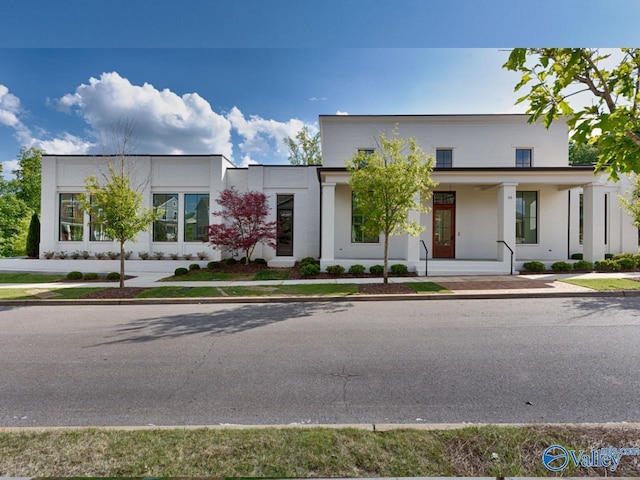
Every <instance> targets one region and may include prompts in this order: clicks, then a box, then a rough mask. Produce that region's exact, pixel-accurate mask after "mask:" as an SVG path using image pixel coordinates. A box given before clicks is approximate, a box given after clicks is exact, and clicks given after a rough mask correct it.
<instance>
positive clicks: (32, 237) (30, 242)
mask: <svg viewBox="0 0 640 480" xmlns="http://www.w3.org/2000/svg"><path fill="white" fill-rule="evenodd" d="M39 250H40V220H39V219H38V214H37V213H34V214H33V215H31V223H29V233H27V256H28V257H29V258H38V255H39Z"/></svg>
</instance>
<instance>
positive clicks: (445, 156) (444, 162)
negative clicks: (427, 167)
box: [436, 149, 453, 168]
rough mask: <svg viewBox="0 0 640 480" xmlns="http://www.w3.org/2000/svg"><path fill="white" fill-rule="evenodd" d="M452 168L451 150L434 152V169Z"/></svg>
mask: <svg viewBox="0 0 640 480" xmlns="http://www.w3.org/2000/svg"><path fill="white" fill-rule="evenodd" d="M451 167H453V150H451V149H446V150H445V149H442V150H436V168H451Z"/></svg>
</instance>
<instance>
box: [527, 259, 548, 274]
mask: <svg viewBox="0 0 640 480" xmlns="http://www.w3.org/2000/svg"><path fill="white" fill-rule="evenodd" d="M522 268H524V269H525V270H526V271H527V272H544V271H545V270H546V269H547V267H545V266H544V263H542V262H536V261H534V262H524V264H523V265H522Z"/></svg>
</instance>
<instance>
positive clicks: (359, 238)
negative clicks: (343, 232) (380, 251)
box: [351, 193, 380, 243]
mask: <svg viewBox="0 0 640 480" xmlns="http://www.w3.org/2000/svg"><path fill="white" fill-rule="evenodd" d="M379 241H380V238H379V235H369V234H367V233H365V231H364V215H363V214H362V212H361V211H360V208H359V200H358V197H357V196H356V195H355V194H354V193H352V194H351V242H352V243H378V242H379Z"/></svg>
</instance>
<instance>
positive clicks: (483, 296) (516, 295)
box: [0, 290, 640, 307]
mask: <svg viewBox="0 0 640 480" xmlns="http://www.w3.org/2000/svg"><path fill="white" fill-rule="evenodd" d="M591 297H596V298H612V297H640V290H621V291H593V292H548V293H543V292H510V293H501V292H497V293H446V294H438V293H435V294H385V295H362V294H359V295H339V296H338V295H323V296H304V297H303V296H301V297H190V298H102V299H58V300H56V299H42V300H30V299H25V300H0V306H5V307H27V306H34V305H42V306H55V305H189V304H234V303H256V304H257V303H309V302H313V303H317V302H383V301H404V300H414V301H415V300H494V299H496V300H498V299H521V298H526V299H528V298H591Z"/></svg>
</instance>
